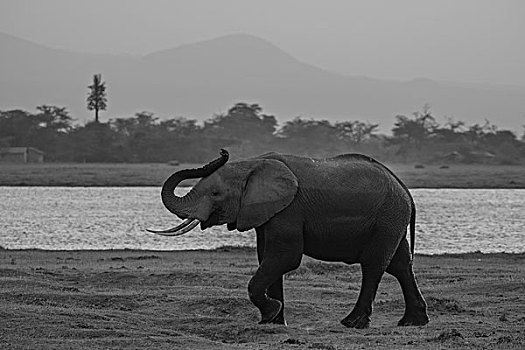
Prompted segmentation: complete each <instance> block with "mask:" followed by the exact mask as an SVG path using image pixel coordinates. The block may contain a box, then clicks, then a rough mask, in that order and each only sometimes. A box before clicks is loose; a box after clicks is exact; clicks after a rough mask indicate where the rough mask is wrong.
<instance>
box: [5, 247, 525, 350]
mask: <svg viewBox="0 0 525 350" xmlns="http://www.w3.org/2000/svg"><path fill="white" fill-rule="evenodd" d="M256 267H257V259H256V256H255V252H254V250H253V249H243V248H223V249H219V250H216V251H183V252H158V251H131V250H126V251H41V250H26V251H18V250H0V348H1V349H91V350H93V349H108V348H115V349H121V348H129V349H134V348H137V349H138V348H140V349H325V350H331V349H369V348H384V349H444V348H446V349H449V348H465V349H480V348H482V349H493V348H498V349H523V348H525V254H481V253H472V254H462V255H440V256H421V255H418V256H416V262H415V270H416V274H417V276H418V280H419V284H420V287H421V289H422V291H423V295H424V296H425V298H426V300H427V302H428V306H429V315H430V317H431V321H430V323H429V324H428V325H427V326H425V327H397V326H396V323H397V321H398V319H400V318H401V316H402V313H403V307H404V306H403V299H402V295H401V291H400V288H399V286H398V284H397V282H396V281H395V280H394V278H392V277H391V276H389V275H385V277H383V280H382V282H381V284H380V286H379V291H378V295H377V298H376V302H375V305H374V312H373V315H372V324H371V327H370V328H368V329H364V330H356V329H347V328H345V327H343V326H342V325H340V323H339V320H341V319H342V318H343V317H345V316H346V314H347V313H348V312H349V311H350V309H351V307H352V306H353V304H354V302H355V301H356V298H357V294H358V292H359V286H360V270H359V266H358V265H352V266H347V265H343V264H338V263H323V262H319V261H314V260H312V259H309V258H304V259H303V262H302V265H301V267H300V268H299V269H298V270H296V271H294V272H291V273H290V274H288V275H287V276H286V278H285V295H286V296H285V298H286V302H287V304H286V311H287V320H288V326H287V327H285V326H275V325H273V326H270V325H262V326H261V325H258V324H257V321H258V319H259V315H258V312H257V310H256V309H255V307H254V306H253V305H252V304H251V303H250V302H249V300H248V297H247V291H246V285H247V283H248V280H249V279H250V276H251V275H252V274H253V273H254V271H255V269H256Z"/></svg>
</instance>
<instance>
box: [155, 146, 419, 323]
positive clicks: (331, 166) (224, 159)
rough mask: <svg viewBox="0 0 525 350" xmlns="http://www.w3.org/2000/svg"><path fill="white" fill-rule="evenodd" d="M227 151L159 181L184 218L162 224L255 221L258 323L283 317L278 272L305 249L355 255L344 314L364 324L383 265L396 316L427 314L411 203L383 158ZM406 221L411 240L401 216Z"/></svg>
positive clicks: (252, 291)
mask: <svg viewBox="0 0 525 350" xmlns="http://www.w3.org/2000/svg"><path fill="white" fill-rule="evenodd" d="M228 159H229V154H228V152H227V151H226V150H224V149H223V150H221V152H220V157H219V158H217V159H215V160H213V161H211V162H210V163H208V164H207V165H205V166H203V167H201V168H198V169H185V170H180V171H177V172H175V173H174V174H172V175H171V176H170V177H169V178H168V179H167V180H166V181H165V182H164V185H163V186H162V191H161V197H162V202H163V204H164V205H165V207H166V208H167V209H168V210H169V211H170V212H172V213H173V214H175V215H177V216H178V217H179V218H180V219H184V221H183V222H182V223H181V224H179V225H178V226H176V227H174V228H171V229H167V230H148V231H150V232H154V233H158V234H161V235H168V236H179V235H182V234H185V233H187V232H189V231H191V230H192V229H193V228H194V227H196V226H197V225H199V224H200V227H201V229H202V230H204V229H206V228H209V227H211V226H214V225H222V224H226V225H227V228H228V230H238V231H247V230H250V229H255V232H256V237H257V257H258V261H259V266H258V269H257V271H256V272H255V274H254V275H253V277H252V278H251V279H250V281H249V283H248V295H249V299H250V300H251V302H252V303H253V304H254V305H255V306H256V307H257V308H258V309H259V311H260V315H261V320H260V322H259V323H261V324H264V323H276V324H284V325H286V321H285V317H284V296H283V275H284V274H286V273H288V272H290V271H292V270H294V269H296V268H298V267H299V265H300V263H301V260H302V257H303V254H304V255H307V256H310V257H312V258H314V259H318V260H323V261H330V262H343V263H346V264H354V263H359V264H360V265H361V274H362V280H361V289H360V293H359V296H358V299H357V302H356V303H355V305H354V308H353V310H352V311H351V312H350V313H349V314H348V316H346V317H345V318H344V319H343V320H342V321H341V323H342V324H343V325H344V326H346V327H350V328H366V327H369V325H370V315H371V313H372V303H373V301H374V299H375V296H376V292H377V288H378V284H379V282H380V280H381V278H382V276H383V274H384V273H385V271H386V272H387V273H389V274H391V275H393V276H394V277H395V278H396V279H397V280H398V282H399V283H400V285H401V289H402V292H403V297H404V301H405V311H404V315H403V317H402V318H401V320H400V321H399V322H398V325H399V326H410V325H415V326H421V325H425V324H427V323H428V322H429V318H428V315H427V305H426V302H425V299H424V298H423V296H422V294H421V292H420V290H419V287H418V285H417V282H416V279H415V276H414V272H413V269H412V266H413V257H414V241H415V219H416V207H415V204H414V200H413V198H412V196H411V194H410V192H409V190H408V189H407V187H406V186H405V184H403V182H402V181H401V180H400V179H399V178H398V177H397V176H396V175H395V174H394V173H393V172H392V171H391V170H390V169H388V168H387V167H386V166H384V165H383V164H381V163H380V162H378V161H376V160H375V159H373V158H371V157H368V156H366V155H362V154H343V155H339V156H335V157H333V158H326V159H315V158H308V157H300V156H294V155H284V154H278V153H273V152H272V153H266V154H263V155H261V156H258V157H254V158H249V159H245V160H238V161H232V162H228ZM189 178H201V179H200V180H199V182H198V183H197V184H196V185H195V186H194V187H193V188H192V189H191V190H190V191H189V192H188V193H187V194H186V195H184V196H182V197H179V196H176V195H175V194H174V190H175V188H176V187H177V185H178V184H179V183H180V182H181V181H182V180H185V179H189ZM409 224H410V246H409V243H408V239H407V226H408V225H409Z"/></svg>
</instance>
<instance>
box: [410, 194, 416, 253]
mask: <svg viewBox="0 0 525 350" xmlns="http://www.w3.org/2000/svg"><path fill="white" fill-rule="evenodd" d="M410 197H412V196H410ZM411 211H412V214H410V255H411V256H412V260H414V248H415V245H416V204H415V203H414V200H413V199H412V210H411Z"/></svg>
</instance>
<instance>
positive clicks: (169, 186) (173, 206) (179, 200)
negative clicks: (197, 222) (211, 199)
mask: <svg viewBox="0 0 525 350" xmlns="http://www.w3.org/2000/svg"><path fill="white" fill-rule="evenodd" d="M220 155H221V156H220V157H219V158H217V159H215V160H213V161H211V162H209V163H208V164H206V165H205V166H203V167H202V168H198V169H185V170H180V171H177V172H176V173H174V174H172V175H171V176H170V177H169V178H168V179H167V180H166V181H165V182H164V185H163V186H162V191H161V197H162V203H164V206H166V208H167V209H168V210H169V211H170V212H172V213H173V214H175V215H177V216H179V217H181V218H187V217H188V216H189V213H188V211H187V210H188V205H187V203H188V202H189V199H190V198H189V196H188V194H186V195H185V196H183V197H178V196H176V195H175V193H174V192H173V191H174V190H175V188H176V187H177V185H178V184H179V183H180V182H181V181H183V180H186V179H195V178H200V177H206V176H209V175H211V174H212V173H213V172H214V171H216V170H217V169H219V168H220V167H221V166H223V165H224V164H225V163H226V162H227V161H228V158H229V154H228V151H226V150H225V149H221V152H220Z"/></svg>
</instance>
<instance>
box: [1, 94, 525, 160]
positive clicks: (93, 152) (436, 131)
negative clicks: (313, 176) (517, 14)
mask: <svg viewBox="0 0 525 350" xmlns="http://www.w3.org/2000/svg"><path fill="white" fill-rule="evenodd" d="M95 107H97V111H98V108H100V106H96V105H95ZM95 107H93V108H94V109H95ZM97 117H98V113H97ZM378 127H379V125H378V124H373V123H369V122H365V121H358V120H356V121H342V122H330V121H328V120H317V119H306V118H301V117H297V118H295V119H293V120H290V121H287V122H284V123H282V124H281V125H279V123H278V121H277V118H276V117H275V116H273V115H268V114H266V113H264V112H263V109H262V107H261V106H259V105H258V104H249V103H244V102H241V103H237V104H235V105H234V106H233V107H231V108H230V109H229V110H228V111H227V112H225V113H221V114H216V115H214V116H212V117H210V118H209V119H207V120H205V121H204V122H203V123H198V122H197V120H194V119H187V118H183V117H180V118H168V119H161V118H159V117H157V116H155V115H154V114H153V113H151V112H147V111H144V112H139V113H136V114H135V115H134V116H132V117H127V118H112V119H109V121H108V122H106V123H102V122H99V121H98V118H97V120H96V121H93V122H88V123H85V124H83V125H74V123H73V118H72V117H71V115H70V114H69V112H68V111H67V109H66V108H65V107H57V106H50V105H42V106H38V107H36V112H35V113H31V112H28V111H24V110H20V109H15V110H7V111H0V148H2V147H29V146H30V147H35V148H38V149H41V150H42V151H44V152H45V158H46V161H55V162H168V161H173V160H177V161H180V162H188V163H202V162H205V161H208V160H209V159H211V158H213V157H215V156H216V154H217V150H218V149H220V148H228V149H229V150H230V151H231V153H232V155H234V156H236V157H249V156H254V155H258V154H261V153H264V152H268V151H277V152H285V153H292V154H298V155H307V156H313V157H327V156H333V155H336V154H341V153H349V152H359V153H365V154H368V155H371V156H373V157H375V158H377V159H380V160H383V161H392V162H443V161H457V162H466V163H468V162H491V163H498V164H519V163H524V162H525V138H524V137H522V138H521V139H519V138H518V137H517V136H516V134H515V133H513V132H511V131H509V130H499V128H498V127H497V126H496V125H494V124H491V123H490V122H488V121H485V122H484V123H478V124H474V125H470V126H466V125H465V123H464V122H461V121H454V120H448V121H447V122H445V123H443V124H440V123H438V122H437V121H436V118H435V117H434V116H433V115H432V112H431V110H430V108H429V106H425V107H423V109H422V110H421V111H417V112H415V113H413V114H412V115H408V116H407V115H397V116H395V123H394V127H393V128H392V135H389V136H386V135H382V134H379V133H378ZM524 136H525V135H524Z"/></svg>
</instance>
